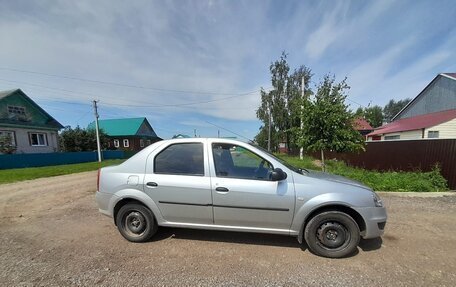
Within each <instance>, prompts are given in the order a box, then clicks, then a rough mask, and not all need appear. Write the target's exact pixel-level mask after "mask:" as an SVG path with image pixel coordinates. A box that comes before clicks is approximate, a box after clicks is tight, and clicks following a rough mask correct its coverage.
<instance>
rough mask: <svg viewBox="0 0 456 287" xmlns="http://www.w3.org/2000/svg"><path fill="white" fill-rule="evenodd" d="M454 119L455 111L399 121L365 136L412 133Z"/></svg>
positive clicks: (455, 116)
mask: <svg viewBox="0 0 456 287" xmlns="http://www.w3.org/2000/svg"><path fill="white" fill-rule="evenodd" d="M454 118H456V109H454V110H447V111H442V112H436V113H430V114H425V115H419V116H415V117H411V118H405V119H400V120H397V121H394V122H391V123H389V124H386V125H384V126H381V127H379V128H378V129H376V130H374V131H373V132H371V133H369V134H368V135H367V136H375V135H382V134H389V133H395V132H404V131H413V130H419V129H424V128H429V127H433V126H436V125H439V124H441V123H444V122H448V121H450V120H452V119H454Z"/></svg>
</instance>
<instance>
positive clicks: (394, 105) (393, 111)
mask: <svg viewBox="0 0 456 287" xmlns="http://www.w3.org/2000/svg"><path fill="white" fill-rule="evenodd" d="M410 101H411V99H409V98H407V99H403V100H399V101H397V102H396V101H395V100H390V101H389V102H388V103H387V104H386V105H385V107H384V108H383V116H384V120H385V121H386V122H387V123H389V122H391V121H392V120H393V117H394V116H395V115H397V114H398V113H399V112H400V111H401V110H402V109H403V108H404V107H405V106H406V105H407V104H408V103H409V102H410Z"/></svg>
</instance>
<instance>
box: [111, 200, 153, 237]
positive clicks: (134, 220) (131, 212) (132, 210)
mask: <svg viewBox="0 0 456 287" xmlns="http://www.w3.org/2000/svg"><path fill="white" fill-rule="evenodd" d="M116 224H117V228H118V229H119V232H120V234H122V236H123V237H125V239H127V240H128V241H132V242H144V241H147V240H149V239H150V238H151V237H152V236H153V235H154V234H155V233H156V232H157V224H156V222H155V219H154V215H153V214H152V212H151V211H150V210H149V209H148V208H147V207H145V206H143V205H141V204H136V203H129V204H126V205H124V206H122V207H121V208H120V210H119V212H118V213H117V216H116Z"/></svg>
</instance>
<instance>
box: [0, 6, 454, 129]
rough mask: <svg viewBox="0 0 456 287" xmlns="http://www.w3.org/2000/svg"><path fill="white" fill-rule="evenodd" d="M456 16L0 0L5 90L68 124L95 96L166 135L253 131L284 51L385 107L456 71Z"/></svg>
mask: <svg viewBox="0 0 456 287" xmlns="http://www.w3.org/2000/svg"><path fill="white" fill-rule="evenodd" d="M455 19H456V3H455V2H454V1H439V0H437V1H33V2H32V1H0V39H1V45H0V90H7V89H14V88H21V89H22V90H23V91H24V92H26V93H27V94H28V95H29V96H30V97H32V98H33V99H34V100H35V101H36V102H37V103H39V104H40V105H42V107H43V108H44V109H46V110H47V111H48V112H49V113H50V114H51V115H52V116H54V117H55V118H56V119H57V120H58V121H60V122H61V123H62V124H63V125H71V126H75V125H77V124H79V125H81V126H84V127H85V126H87V124H88V123H89V122H91V121H92V120H93V114H92V110H91V106H90V101H91V100H93V99H97V100H99V101H100V102H99V106H100V117H101V118H102V119H107V118H119V117H140V116H145V117H147V118H148V119H149V121H150V122H151V124H152V126H153V127H154V129H155V130H156V132H157V133H158V135H159V136H161V137H163V138H169V137H171V136H172V135H173V134H177V133H185V134H189V135H192V134H193V131H194V129H197V133H198V135H201V136H216V135H217V130H219V128H217V127H215V126H213V125H211V124H210V123H213V124H216V125H219V126H221V127H224V128H226V129H228V130H231V131H234V132H236V133H238V134H240V135H242V136H244V137H247V138H253V137H254V136H255V134H256V133H257V131H258V128H259V127H260V124H261V123H260V122H259V121H258V120H257V119H256V116H255V110H256V108H257V107H258V105H259V102H260V96H259V92H258V90H259V89H260V88H261V87H264V88H269V87H270V74H269V65H270V63H271V62H272V61H274V60H275V59H277V58H278V57H279V56H280V54H281V52H282V51H284V50H285V51H286V52H287V53H288V54H289V58H288V59H289V64H290V66H291V67H292V68H295V67H298V66H299V65H302V64H304V65H306V66H308V67H310V68H311V69H312V71H313V73H314V78H313V81H315V82H318V81H319V79H321V78H322V77H323V76H324V75H325V74H326V73H333V74H335V75H336V77H337V78H338V79H343V78H344V77H347V78H348V83H349V84H350V86H351V90H350V92H349V98H350V99H351V100H352V101H354V102H357V103H360V104H361V105H364V106H367V105H368V104H369V103H371V104H378V105H382V106H383V105H384V104H385V103H387V102H388V100H389V99H392V98H393V99H403V98H407V97H414V96H415V95H416V94H417V93H418V92H420V91H421V90H422V89H423V88H424V87H425V85H426V84H427V83H428V82H429V81H431V80H432V79H433V78H434V77H435V76H436V75H437V74H438V73H441V72H456V48H455V47H456V26H455V23H456V22H455ZM19 71H22V72H19ZM24 71H32V72H39V73H44V74H50V75H60V76H67V77H72V78H83V79H89V80H93V81H99V82H90V81H81V80H76V79H69V78H61V77H54V76H46V75H43V74H38V73H26V72H24ZM100 82H106V83H100ZM108 83H117V84H118V85H114V84H108ZM131 86H136V88H134V87H131ZM138 87H143V88H138ZM255 91H256V92H255ZM247 93H249V94H247ZM235 95H238V96H236V97H233V96H235ZM227 97H230V98H228V99H225V100H223V99H222V98H227ZM221 99H222V100H221ZM195 102H207V103H204V104H194V105H187V104H188V103H195ZM176 105H178V106H176ZM132 106H134V107H132ZM352 107H353V108H357V107H358V105H356V104H353V103H352ZM208 122H210V123H208ZM220 132H221V135H222V136H233V134H231V133H230V132H228V131H225V130H223V129H220Z"/></svg>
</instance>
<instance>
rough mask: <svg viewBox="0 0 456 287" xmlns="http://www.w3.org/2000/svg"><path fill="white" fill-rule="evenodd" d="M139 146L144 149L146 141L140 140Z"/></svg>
mask: <svg viewBox="0 0 456 287" xmlns="http://www.w3.org/2000/svg"><path fill="white" fill-rule="evenodd" d="M139 146H140V147H144V140H143V139H140V140H139Z"/></svg>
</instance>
